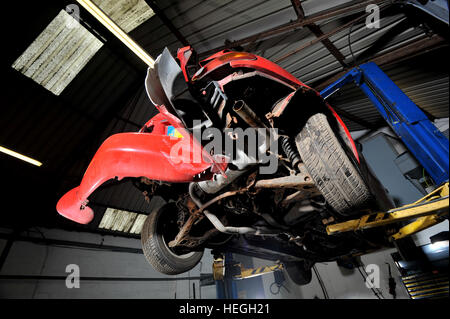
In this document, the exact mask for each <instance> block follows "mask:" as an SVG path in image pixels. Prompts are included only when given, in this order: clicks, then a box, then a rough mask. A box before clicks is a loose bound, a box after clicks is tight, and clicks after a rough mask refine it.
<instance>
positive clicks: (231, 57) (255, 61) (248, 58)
mask: <svg viewBox="0 0 450 319" xmlns="http://www.w3.org/2000/svg"><path fill="white" fill-rule="evenodd" d="M202 62H205V63H206V64H205V65H204V66H203V70H202V72H201V73H199V74H196V76H194V77H193V79H192V80H196V79H200V78H202V77H204V76H205V75H207V74H209V73H210V72H212V71H214V70H216V69H217V68H219V67H221V66H223V65H225V64H228V63H229V64H230V66H231V67H232V68H251V69H255V70H259V71H261V72H263V73H266V74H269V75H271V76H274V77H276V78H278V79H280V80H283V81H285V82H287V83H288V84H290V85H293V86H294V87H296V88H299V87H301V86H304V87H308V86H307V85H306V84H304V83H302V82H301V81H300V80H299V79H297V78H296V77H295V76H293V75H292V74H290V73H289V72H287V71H286V70H285V69H283V68H282V67H280V66H279V65H277V64H275V63H273V62H272V61H269V60H267V59H264V58H262V57H260V56H257V55H255V54H251V53H246V52H233V51H229V50H223V51H220V52H218V53H216V54H214V55H212V56H211V57H209V58H208V59H206V60H203V61H202Z"/></svg>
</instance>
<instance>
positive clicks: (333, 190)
mask: <svg viewBox="0 0 450 319" xmlns="http://www.w3.org/2000/svg"><path fill="white" fill-rule="evenodd" d="M336 126H337V125H336ZM295 142H296V145H297V148H298V151H299V153H300V156H301V158H302V160H303V162H304V164H305V167H306V169H307V170H308V172H309V173H310V175H311V177H312V178H313V180H314V182H315V184H316V186H317V188H318V189H319V190H320V191H321V193H322V195H323V196H324V198H325V200H326V201H327V202H328V204H329V205H330V206H331V207H333V208H334V209H335V210H336V211H337V212H339V213H341V214H344V215H351V214H352V213H354V212H355V209H358V208H362V207H365V206H367V204H368V203H369V202H371V200H372V199H373V197H372V195H371V192H370V190H369V187H368V185H367V183H366V182H365V179H364V178H363V176H362V173H361V169H360V167H359V166H360V164H359V163H358V162H357V160H356V158H355V155H354V154H353V152H352V151H351V150H349V147H348V146H347V144H348V142H349V141H343V140H342V138H341V136H340V132H339V128H334V129H333V127H332V125H331V123H330V121H329V118H328V117H327V116H326V115H325V114H323V113H317V114H314V115H312V116H311V117H310V118H309V119H308V121H307V122H306V125H305V126H304V127H303V129H302V130H301V131H300V133H299V134H298V135H297V137H296V139H295Z"/></svg>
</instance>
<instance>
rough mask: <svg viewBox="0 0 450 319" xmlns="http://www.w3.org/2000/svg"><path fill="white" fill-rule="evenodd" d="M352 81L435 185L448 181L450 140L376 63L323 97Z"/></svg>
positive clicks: (364, 66) (352, 74)
mask: <svg viewBox="0 0 450 319" xmlns="http://www.w3.org/2000/svg"><path fill="white" fill-rule="evenodd" d="M351 82H354V83H355V84H356V86H358V87H359V88H360V89H361V90H362V91H363V92H364V93H365V94H366V95H367V97H368V98H369V99H370V100H371V101H372V103H373V104H374V105H375V107H376V108H377V110H378V111H379V112H380V114H381V115H382V116H383V118H384V119H385V121H386V122H387V123H388V124H389V126H390V127H391V128H392V130H393V131H394V132H395V133H396V134H397V135H398V136H399V137H400V138H401V140H402V141H403V142H404V143H405V145H406V147H407V148H408V149H409V151H410V152H411V153H412V154H413V155H414V156H415V158H416V159H417V160H418V161H419V163H420V164H421V165H422V166H423V167H424V168H425V170H426V171H427V172H428V174H429V175H430V176H431V178H432V179H433V180H434V182H435V184H436V185H442V184H443V183H444V182H447V181H448V180H449V143H448V139H447V138H446V137H445V136H444V135H443V134H442V133H441V132H440V131H439V130H438V129H437V128H436V126H435V125H434V124H433V123H432V122H431V121H430V120H429V119H428V117H427V116H426V115H425V113H423V112H422V110H421V109H420V108H419V107H418V106H417V105H416V104H414V102H413V101H411V99H410V98H409V97H408V96H407V95H406V94H405V93H403V91H402V90H401V89H400V88H399V87H398V86H397V85H396V84H395V83H394V82H393V81H392V80H391V79H390V78H389V77H388V76H387V75H386V74H385V73H384V72H383V71H382V70H381V69H380V68H379V67H378V66H377V65H376V64H375V63H373V62H369V63H366V64H362V65H360V66H359V67H356V68H354V69H352V70H351V71H349V72H348V73H347V74H346V75H344V76H343V77H342V78H341V79H339V80H338V81H336V82H334V83H333V84H331V85H330V86H328V87H327V88H325V89H324V90H323V91H322V92H320V94H321V95H322V97H323V98H325V99H327V98H328V97H330V96H331V95H332V94H334V93H335V92H337V91H338V90H339V89H341V88H342V87H343V86H344V85H346V84H348V83H351Z"/></svg>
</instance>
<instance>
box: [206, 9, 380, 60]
mask: <svg viewBox="0 0 450 319" xmlns="http://www.w3.org/2000/svg"><path fill="white" fill-rule="evenodd" d="M386 1H387V0H370V1H363V2H359V3H357V4H352V5H343V6H338V7H334V8H331V9H328V10H324V11H321V12H318V13H316V14H314V15H311V16H309V17H305V18H304V19H303V20H301V21H299V20H297V21H293V22H289V23H286V24H283V25H280V26H278V27H275V28H272V29H269V30H266V31H263V32H260V33H257V34H254V35H252V36H249V37H245V38H242V39H240V40H236V41H231V42H230V43H227V44H225V45H223V46H220V47H217V48H215V49H212V50H208V51H205V52H203V53H201V55H202V56H203V55H209V54H213V53H216V52H217V51H220V50H224V49H228V48H232V47H237V46H242V45H244V44H247V43H251V42H255V41H258V40H262V39H266V38H269V37H273V36H275V35H279V34H283V33H286V32H288V31H292V30H295V29H297V28H302V27H304V26H306V25H308V24H311V23H315V22H319V21H322V20H326V19H330V18H334V17H337V16H340V15H348V14H350V13H351V12H354V11H356V10H360V9H363V8H366V7H367V5H369V4H377V3H382V2H386Z"/></svg>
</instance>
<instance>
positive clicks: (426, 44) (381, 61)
mask: <svg viewBox="0 0 450 319" xmlns="http://www.w3.org/2000/svg"><path fill="white" fill-rule="evenodd" d="M443 45H445V46H448V43H447V41H446V40H445V39H444V38H443V37H441V36H440V35H433V36H432V37H427V36H425V37H423V38H421V39H419V40H417V41H413V42H412V43H409V44H407V45H404V46H402V47H400V48H398V49H395V50H392V51H390V52H387V53H385V54H381V55H379V56H376V57H373V58H371V59H366V60H365V61H363V62H362V63H366V62H370V61H372V62H375V63H376V64H378V65H379V66H381V65H387V64H391V63H394V62H398V61H400V60H402V59H405V58H411V57H413V56H416V55H418V54H424V53H427V52H429V51H431V50H434V49H436V48H438V47H441V46H443ZM346 72H347V71H342V72H339V73H337V74H335V75H334V76H332V77H331V78H329V79H328V80H325V81H324V82H322V83H320V84H318V85H315V86H314V87H315V89H316V90H318V91H321V90H322V89H324V88H326V87H327V86H328V85H330V84H331V83H333V82H335V81H337V80H338V79H339V78H340V77H342V76H344V75H345V73H346Z"/></svg>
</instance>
